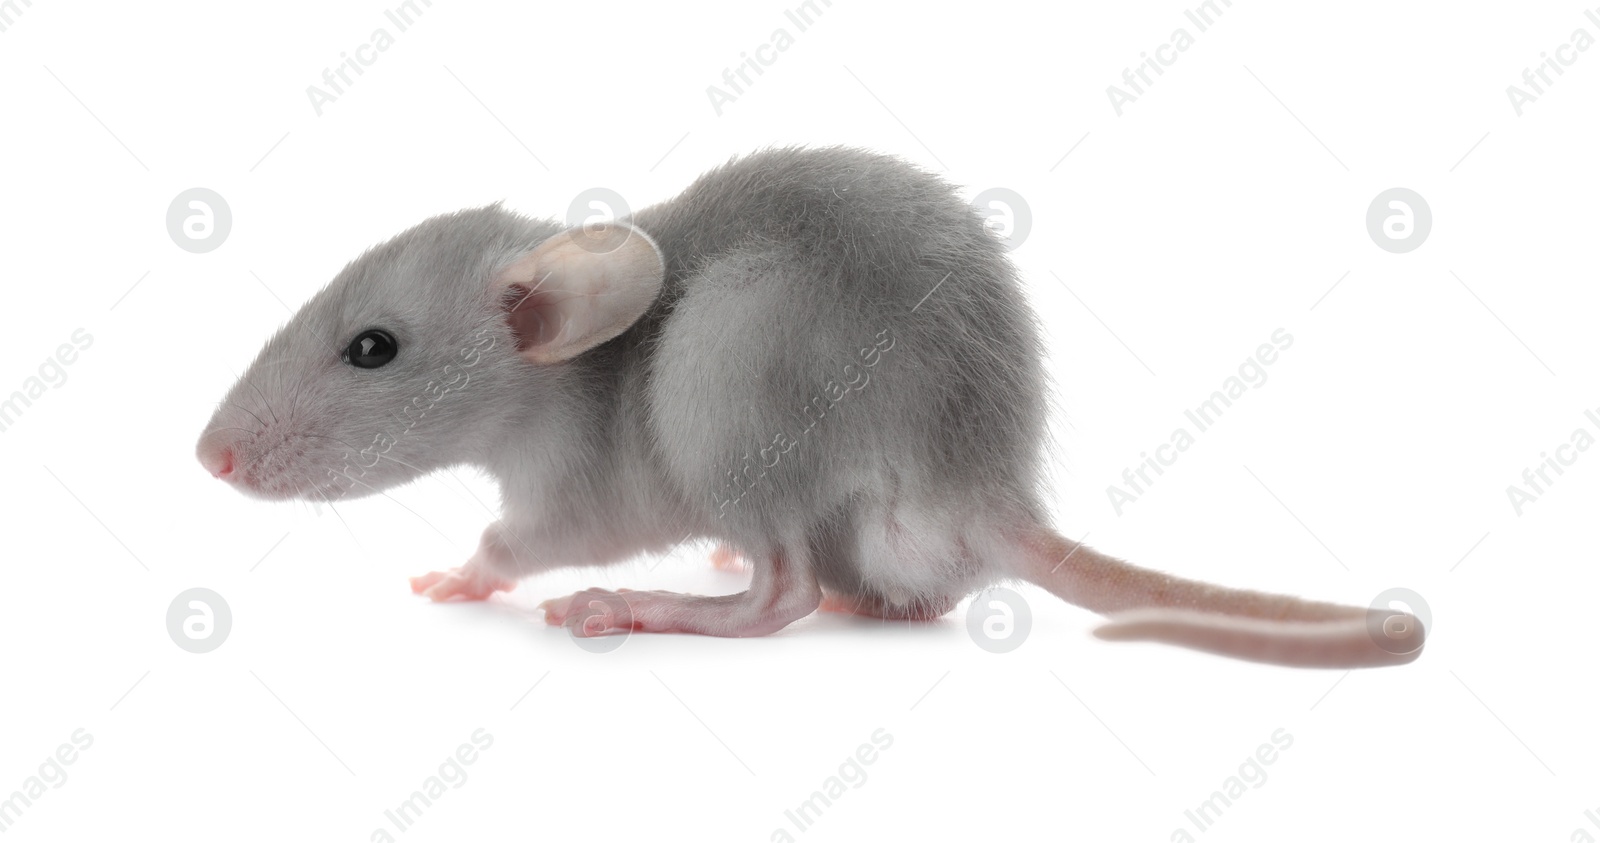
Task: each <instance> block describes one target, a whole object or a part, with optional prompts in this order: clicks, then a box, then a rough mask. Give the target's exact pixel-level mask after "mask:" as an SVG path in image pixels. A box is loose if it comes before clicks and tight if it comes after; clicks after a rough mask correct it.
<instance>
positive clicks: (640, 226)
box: [197, 148, 1423, 667]
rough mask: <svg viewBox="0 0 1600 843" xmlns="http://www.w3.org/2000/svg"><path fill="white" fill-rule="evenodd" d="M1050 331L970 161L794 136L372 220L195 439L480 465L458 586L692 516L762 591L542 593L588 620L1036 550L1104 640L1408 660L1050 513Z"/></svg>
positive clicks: (658, 619) (1278, 599)
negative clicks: (977, 190) (614, 203)
mask: <svg viewBox="0 0 1600 843" xmlns="http://www.w3.org/2000/svg"><path fill="white" fill-rule="evenodd" d="M1043 356H1044V349H1043V344H1042V342H1041V338H1040V329H1039V325H1038V323H1037V320H1036V318H1035V316H1034V315H1033V314H1032V312H1031V311H1030V310H1029V308H1028V305H1027V303H1026V300H1025V298H1024V295H1023V292H1022V289H1021V285H1020V282H1019V280H1018V277H1017V273H1016V271H1015V269H1014V267H1013V265H1012V264H1011V263H1010V261H1009V259H1008V258H1007V256H1006V252H1005V250H1004V247H1003V245H1002V244H1001V243H1000V242H999V240H998V239H997V238H996V237H995V236H994V235H993V234H992V233H991V232H990V231H989V230H988V229H987V228H986V226H985V225H984V223H983V221H982V220H981V219H980V218H979V216H978V215H977V214H976V213H975V212H974V211H973V209H972V208H971V207H969V206H968V205H967V204H966V203H965V202H964V201H963V200H962V199H961V198H960V197H959V196H958V194H957V191H956V190H955V189H954V188H953V187H952V186H951V185H949V184H948V183H946V182H945V181H944V180H942V179H940V178H938V177H936V176H934V175H932V174H929V173H926V172H923V171H921V170H919V169H917V168H915V167H913V166H911V165H909V164H907V163H906V162H904V161H901V160H899V159H897V158H893V157H889V156H885V155H878V154H873V153H869V152H865V151H861V150H855V149H848V148H828V149H809V150H808V149H792V148H791V149H773V150H767V151H763V152H759V153H756V154H752V155H749V156H745V157H743V158H738V159H735V160H733V161H731V162H730V163H728V164H726V165H723V166H721V167H719V168H717V169H715V170H713V171H711V172H709V173H706V174H705V175H703V176H701V177H700V178H699V179H698V180H696V181H695V182H694V183H693V184H692V185H690V187H689V188H688V189H687V190H685V191H684V192H683V193H681V194H680V195H678V196H677V197H675V198H673V199H670V200H668V201H665V202H662V203H660V204H657V205H653V206H651V207H648V208H645V209H643V210H640V211H638V212H637V213H635V214H633V215H632V216H631V217H629V218H626V219H623V220H618V221H615V222H609V223H601V224H592V225H587V226H581V227H578V228H573V229H568V230H563V227H562V226H561V225H559V224H558V223H556V222H554V221H551V220H538V219H529V218H526V217H523V216H521V215H518V214H515V213H513V212H511V211H508V210H506V209H504V208H502V207H501V206H499V205H491V206H488V207H484V208H476V209H471V210H464V211H460V212H457V213H452V214H445V215H442V216H438V217H434V218H432V219H429V220H426V221H424V222H423V223H421V224H419V225H417V226H416V227H414V228H412V229H410V230H408V231H405V232H403V233H401V234H399V235H397V236H396V237H394V238H393V239H391V240H389V241H388V242H386V243H383V244H381V245H379V246H376V247H373V248H371V249H369V250H368V251H367V252H366V253H365V254H363V255H362V256H361V257H360V258H358V259H357V260H355V261H353V262H351V263H350V264H349V265H347V266H346V267H345V268H344V269H343V270H342V271H341V272H340V273H339V274H338V275H337V276H336V277H335V278H334V279H333V281H332V283H330V284H329V285H328V286H327V287H326V288H324V289H323V290H321V291H320V292H319V293H317V294H316V295H315V296H314V297H313V298H312V299H311V300H310V301H308V302H307V303H306V304H305V306H303V307H302V308H301V309H300V311H299V312H298V313H296V314H295V315H294V317H293V318H292V319H291V320H290V321H289V323H288V324H287V325H285V326H284V327H283V328H282V329H281V330H280V331H279V332H278V333H277V335H276V336H274V337H273V338H272V339H271V340H270V341H269V342H267V344H266V346H265V347H264V348H263V349H262V350H261V352H260V354H259V355H258V357H257V358H256V360H255V362H254V363H253V364H252V365H251V366H250V368H249V369H248V370H247V371H246V372H245V374H244V375H243V376H242V377H241V378H240V380H239V382H238V383H237V384H236V385H235V386H234V387H233V389H232V390H231V391H230V392H229V393H228V395H227V397H226V400H225V401H224V402H223V403H222V404H221V405H220V406H219V407H218V409H217V411H216V414H215V415H214V417H213V418H212V420H211V422H210V424H209V425H208V426H207V428H206V430H205V432H204V433H203V434H202V436H201V437H200V441H199V445H198V449H197V453H198V456H199V459H200V461H201V463H202V464H203V465H204V466H205V467H206V468H207V469H208V470H210V471H211V472H212V473H213V474H215V475H217V476H219V477H222V478H224V479H226V480H228V481H229V482H230V483H231V484H232V485H233V486H235V487H236V488H238V489H240V490H241V491H243V492H246V493H248V494H252V495H254V496H257V497H261V498H269V499H282V498H295V497H298V498H304V499H309V500H313V501H315V500H327V501H336V500H338V499H340V498H344V497H356V496H362V495H366V494H372V493H375V492H377V491H379V490H381V489H385V488H389V487H393V486H396V485H399V484H402V483H405V482H407V481H410V480H412V479H415V478H417V477H419V476H421V475H422V474H425V473H428V472H431V471H435V470H437V469H441V468H446V467H449V466H452V465H460V464H468V465H473V466H477V467H479V468H482V469H483V470H485V471H486V472H488V473H489V474H490V475H491V476H493V477H494V479H495V480H496V481H498V483H499V485H500V488H501V492H502V500H503V510H504V511H503V513H502V517H501V520H499V521H498V522H496V523H494V524H491V525H490V526H489V527H488V528H487V529H486V530H485V531H484V533H483V537H482V541H481V544H480V546H479V549H478V551H477V552H476V553H475V554H474V555H473V556H472V557H471V558H470V559H469V560H468V561H467V562H466V564H465V565H463V566H461V567H459V568H456V569H454V570H451V571H447V572H438V573H433V574H428V575H426V576H423V577H418V578H415V579H414V580H413V581H412V586H413V589H414V590H415V591H418V592H420V593H423V594H426V595H427V596H429V597H431V598H433V599H436V600H442V599H449V598H465V599H483V598H485V597H487V596H489V595H490V594H492V593H493V592H495V591H497V590H505V589H509V588H511V587H512V586H513V583H514V582H515V581H516V580H517V579H519V578H522V577H526V576H529V575H531V574H536V573H539V572H541V571H545V570H549V569H552V568H556V567H564V566H584V565H605V564H611V563H616V562H619V561H622V560H626V559H628V558H630V557H633V556H635V555H637V554H639V553H641V552H647V551H663V550H666V549H668V548H670V547H671V546H673V545H674V544H676V543H679V542H681V541H684V540H686V539H694V538H709V539H714V540H716V541H718V542H720V543H722V544H723V545H724V546H726V547H728V548H731V549H733V550H735V551H737V552H738V554H740V555H741V556H743V557H744V558H746V559H749V560H751V563H752V565H751V567H752V569H753V574H752V581H751V584H750V588H749V590H748V591H745V592H743V593H740V594H734V595H726V596H717V597H702V596H695V595H683V594H674V593H667V592H654V591H650V592H644V591H623V592H620V593H618V592H609V591H602V590H598V589H590V590H586V591H583V592H579V593H578V594H575V595H571V596H569V597H565V598H561V599H556V600H550V601H547V602H546V603H544V604H543V608H544V610H545V613H546V619H547V620H548V621H549V622H550V623H552V624H565V625H566V626H568V627H569V628H570V629H571V630H572V632H573V634H575V635H583V636H589V635H600V634H606V633H609V632H616V631H619V630H640V631H649V632H691V633H701V634H707V635H722V636H751V635H763V634H767V633H770V632H773V631H775V630H778V629H781V628H782V627H784V626H786V625H788V624H789V623H791V622H793V621H795V620H797V619H799V618H802V617H805V616H806V615H809V614H811V613H812V612H813V611H815V610H817V609H818V607H819V605H821V606H824V607H825V608H833V609H843V610H848V611H854V612H859V613H862V614H868V615H873V616H877V617H884V618H907V619H909V618H932V617H937V616H939V615H942V614H944V613H946V612H948V611H949V610H950V609H951V608H952V607H953V606H954V605H955V604H956V603H957V602H958V601H960V600H961V599H962V598H963V597H965V596H967V595H969V594H971V593H973V592H974V591H977V590H979V589H981V588H984V587H986V586H989V585H991V584H993V583H995V582H998V581H1006V580H1014V579H1020V580H1025V581H1028V582H1032V583H1036V584H1038V585H1040V586H1042V587H1044V588H1046V589H1048V590H1049V591H1051V592H1052V593H1054V594H1056V595H1057V596H1059V597H1061V598H1063V599H1065V600H1068V601H1070V602H1072V603H1075V604H1077V605H1080V606H1083V607H1086V608H1089V609H1091V610H1094V611H1097V612H1100V613H1102V614H1106V615H1108V616H1109V617H1110V618H1111V623H1110V624H1108V625H1106V626H1103V627H1101V628H1100V629H1099V630H1098V631H1097V634H1099V635H1100V636H1101V637H1102V638H1108V639H1120V640H1129V639H1143V640H1159V641H1165V642H1169V643H1173V644H1179V645H1183V646H1188V647H1193V648H1196V649H1201V650H1208V651H1212V652H1216V653H1221V654H1225V655H1229V656H1233V657H1238V658H1245V659H1253V660H1258V661H1265V662H1272V663H1280V664H1289V665H1297V666H1317V667H1358V666H1372V665H1383V664H1398V663H1403V662H1407V661H1410V660H1412V659H1414V658H1416V656H1417V655H1418V653H1419V652H1420V649H1421V644H1422V636H1423V630H1422V628H1421V626H1420V624H1418V623H1417V621H1416V619H1415V618H1414V617H1411V616H1410V615H1405V614H1403V613H1394V612H1372V611H1369V610H1366V609H1359V608H1355V607H1348V606H1336V605H1331V604H1327V603H1315V602H1309V601H1304V600H1300V599H1296V598H1293V597H1284V596H1275V595H1267V594H1260V593H1256V592H1248V591H1239V590H1233V589H1226V588H1222V587H1218V586H1212V585H1206V584H1203V583H1198V582H1193V581H1188V580H1183V579H1178V578H1175V577H1172V576H1168V575H1166V574H1162V573H1158V572H1155V571H1151V570H1146V569H1143V568H1138V567H1134V566H1132V565H1129V564H1127V563H1125V562H1122V561H1120V560H1116V559H1113V558H1111V557H1108V556H1105V555H1103V554H1101V553H1099V552H1097V551H1095V550H1093V549H1091V548H1089V547H1087V546H1085V545H1081V544H1077V543H1075V542H1072V541H1069V540H1067V539H1065V538H1063V537H1062V536H1060V535H1059V534H1058V533H1057V532H1056V531H1055V530H1053V529H1052V528H1051V527H1050V526H1049V525H1048V523H1047V520H1046V517H1045V512H1046V509H1045V507H1044V506H1043V505H1042V503H1041V495H1042V494H1043V492H1044V489H1043V484H1042V479H1043V478H1042V474H1041V466H1042V465H1043V460H1044V453H1043V447H1044V442H1045V437H1046V427H1045V425H1046V401H1045V395H1046V381H1045V373H1044V369H1043V365H1042V361H1043ZM1379 629H1381V632H1382V635H1380V634H1378V632H1379ZM1384 636H1390V637H1394V638H1396V639H1397V640H1398V644H1397V643H1394V642H1391V641H1389V640H1388V638H1385V637H1384ZM1380 641H1381V643H1380Z"/></svg>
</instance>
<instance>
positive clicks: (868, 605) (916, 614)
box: [817, 591, 961, 621]
mask: <svg viewBox="0 0 1600 843" xmlns="http://www.w3.org/2000/svg"><path fill="white" fill-rule="evenodd" d="M959 602H961V600H960V598H957V597H948V596H941V597H932V598H925V599H921V600H915V601H912V602H911V603H908V604H906V605H904V606H901V605H896V604H894V603H890V602H889V601H887V600H885V599H883V598H882V597H879V596H877V595H872V594H865V595H857V594H837V593H834V592H831V591H830V592H827V593H825V594H824V595H823V597H822V605H820V606H818V607H817V609H818V610H819V611H823V612H841V613H848V614H852V615H861V616H862V617H867V618H878V619H880V620H886V621H933V620H938V619H939V618H941V617H944V616H945V615H946V614H948V613H949V612H950V610H951V609H954V608H955V606H956V604H957V603H959Z"/></svg>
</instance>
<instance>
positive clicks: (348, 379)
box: [196, 205, 664, 501]
mask: <svg viewBox="0 0 1600 843" xmlns="http://www.w3.org/2000/svg"><path fill="white" fill-rule="evenodd" d="M663 275H664V266H663V263H662V260H661V256H660V253H659V252H658V251H657V249H656V246H655V244H654V242H652V241H651V240H650V238H649V237H648V236H645V235H644V234H643V233H642V232H640V231H638V230H636V229H633V228H631V227H629V226H627V225H624V224H620V223H609V224H602V225H598V226H589V227H587V228H583V229H573V230H570V231H560V229H559V227H558V226H556V225H555V224H553V223H548V222H539V221H533V220H529V219H526V218H523V217H520V216H518V215H516V214H513V213H510V212H508V211H505V210H503V209H501V208H500V207H499V206H498V205H492V206H489V207H487V208H479V209H474V210H469V211H462V212H460V213H456V214H447V215H444V216H439V217H434V218H433V219H430V220H427V221H426V222H423V223H422V224H420V225H418V226H416V227H415V228H412V229H410V230H408V231H406V232H404V233H402V234H400V235H398V236H396V237H395V238H393V239H392V240H390V241H388V242H387V243H384V244H382V245H380V246H376V247H374V248H372V249H369V250H368V251H367V253H366V254H364V255H362V256H361V257H360V258H359V259H357V260H356V261H354V262H352V263H350V264H349V265H348V266H346V267H345V268H344V270H343V271H341V272H340V273H339V274H338V276H337V277H335V278H334V279H333V282H332V283H330V284H329V285H328V286H327V287H325V288H324V289H323V290H322V291H320V292H318V293H317V294H316V295H315V296H314V297H313V298H312V299H311V300H310V301H308V302H307V303H306V304H305V305H304V306H303V307H301V308H300V311H299V312H298V313H296V314H295V315H294V316H293V318H291V319H290V320H289V322H288V324H287V325H285V326H284V327H283V328H281V329H280V330H279V331H278V333H277V335H276V336H274V337H273V338H272V339H271V340H269V341H268V342H267V344H266V346H265V347H264V348H262V349H261V352H260V354H258V355H257V356H256V359H255V362H253V363H251V365H250V368H249V369H248V370H246V371H245V373H244V375H243V376H242V377H240V378H239V382H238V383H236V384H235V385H234V386H233V388H232V389H231V390H229V392H228V394H227V397H226V398H225V399H224V400H223V401H222V403H221V404H220V405H219V406H218V408H217V411H216V413H215V415H213V416H212V418H211V422H210V424H208V425H207V426H206V429H205V432H204V433H202V434H201V436H200V442H199V445H198V447H197V448H196V454H197V456H198V457H199V459H200V463H201V464H202V465H203V466H205V468H206V470H208V471H210V472H211V473H212V474H213V475H215V476H217V477H219V478H222V479H224V480H227V481H229V482H230V483H232V484H233V485H234V486H236V487H237V488H239V489H240V490H241V491H244V492H246V493H248V494H251V495H254V496H257V497H262V498H305V499H307V500H327V501H336V500H339V499H340V498H344V497H360V496H362V495H367V494H372V493H374V492H377V491H379V490H381V489H385V488H389V487H392V486H395V485H398V484H401V483H404V482H407V481H409V480H412V479H414V478H416V477H417V476H419V475H421V474H423V473H426V472H428V471H432V470H434V469H437V468H441V467H444V466H448V465H451V464H455V463H460V462H464V461H468V460H469V459H470V458H471V457H472V456H474V455H476V454H480V453H483V452H485V451H486V450H487V449H488V448H489V447H491V445H492V442H490V441H489V440H492V439H493V438H494V437H496V436H503V435H505V432H506V431H507V429H508V423H509V422H514V421H517V420H518V419H519V416H520V415H521V414H524V413H526V412H528V409H529V408H536V407H538V406H539V404H540V402H541V399H548V398H549V397H550V393H549V390H554V389H560V388H561V382H562V379H561V378H560V376H559V374H558V373H559V371H560V369H561V368H562V364H563V363H564V362H565V361H567V360H570V359H571V358H573V357H574V356H576V355H578V354H580V353H582V352H584V351H586V350H588V349H590V348H593V347H594V346H596V345H599V344H600V343H602V342H604V341H606V340H609V339H611V338H613V337H615V336H617V335H618V334H620V333H622V332H623V331H624V330H626V329H627V328H628V326H630V325H632V324H633V323H634V322H635V321H637V320H638V318H639V317H640V316H642V315H643V314H644V312H645V310H646V309H648V308H649V306H650V304H651V303H652V302H654V301H655V299H656V296H657V294H658V293H659V292H660V289H661V282H662V278H663ZM524 421H527V420H526V419H524ZM524 429H526V426H525V427H524Z"/></svg>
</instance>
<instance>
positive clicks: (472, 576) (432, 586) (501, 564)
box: [411, 522, 517, 600]
mask: <svg viewBox="0 0 1600 843" xmlns="http://www.w3.org/2000/svg"><path fill="white" fill-rule="evenodd" d="M514 563H515V557H514V556H513V554H512V552H511V548H510V546H509V545H507V544H506V539H505V532H504V531H503V530H502V529H501V527H500V524H499V523H498V522H497V523H494V524H490V525H489V526H488V527H487V528H485V529H484V531H483V539H482V540H481V541H479V543H478V552H477V553H474V554H472V558H471V559H468V560H467V564H465V565H462V566H461V567H459V568H455V569H453V570H450V571H433V572H431V573H427V574H423V575H422V576H420V577H412V578H411V592H412V593H413V594H421V595H422V596H424V597H427V598H429V599H431V600H449V599H451V598H453V597H459V598H461V599H463V600H485V599H487V598H488V597H489V595H491V594H494V593H495V592H496V591H510V590H511V589H513V588H516V586H517V584H516V582H514V581H513V580H512V579H511V578H510V577H508V576H506V575H505V574H503V573H502V572H503V571H510V570H514V567H513V565H514Z"/></svg>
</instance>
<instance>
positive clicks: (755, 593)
mask: <svg viewBox="0 0 1600 843" xmlns="http://www.w3.org/2000/svg"><path fill="white" fill-rule="evenodd" d="M803 561H804V557H803V556H799V557H798V559H797V558H796V556H791V555H789V554H787V553H785V552H784V551H781V550H780V551H778V552H777V553H774V554H773V555H772V556H771V557H770V559H769V560H768V563H767V564H764V565H756V566H754V567H755V575H754V576H753V577H752V578H751V581H750V590H749V591H744V592H741V593H739V594H728V595H724V596H720V597H702V596H700V595H697V594H677V593H674V592H670V591H628V590H622V591H608V590H606V589H600V588H590V589H585V590H583V591H580V592H578V593H577V594H573V595H569V596H567V597H561V598H557V599H554V600H546V601H545V602H544V603H541V604H540V608H542V609H544V612H545V615H544V618H545V622H546V623H549V624H551V625H557V624H561V625H565V626H566V627H567V628H568V629H569V630H571V631H572V634H573V635H575V636H577V637H580V638H588V637H591V636H595V635H603V634H605V633H608V632H619V631H639V632H691V633H695V634H697V635H717V636H722V637H728V638H744V637H750V636H756V635H766V634H768V633H771V632H776V631H778V630H780V629H782V628H784V627H786V626H788V625H789V624H790V623H793V622H794V621H797V620H799V619H800V618H803V617H805V616H806V615H809V614H811V613H812V612H813V611H815V610H816V608H817V602H818V601H819V600H820V599H821V597H822V591H821V589H820V588H819V587H818V586H817V578H816V576H815V575H814V574H813V573H812V572H811V570H810V568H809V567H808V566H806V565H804V564H801V563H803Z"/></svg>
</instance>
